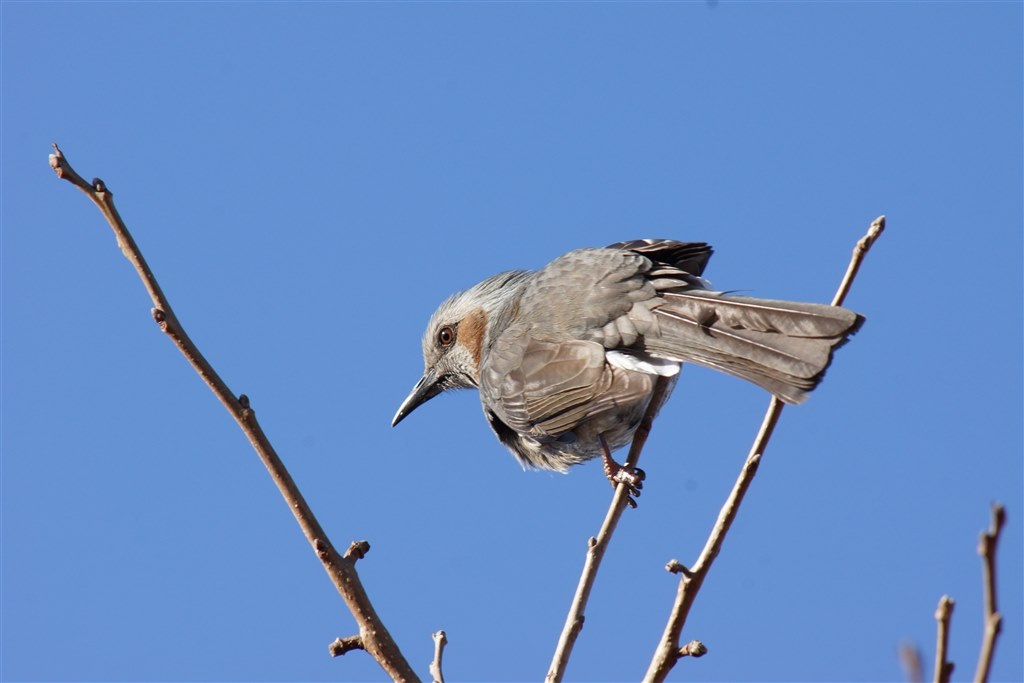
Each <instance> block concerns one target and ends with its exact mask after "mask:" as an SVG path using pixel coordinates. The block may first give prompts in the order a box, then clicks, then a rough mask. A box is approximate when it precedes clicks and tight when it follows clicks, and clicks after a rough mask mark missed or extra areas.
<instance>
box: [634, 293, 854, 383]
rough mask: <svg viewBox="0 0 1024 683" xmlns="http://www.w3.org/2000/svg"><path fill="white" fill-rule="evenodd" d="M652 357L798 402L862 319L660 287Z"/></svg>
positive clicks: (650, 340)
mask: <svg viewBox="0 0 1024 683" xmlns="http://www.w3.org/2000/svg"><path fill="white" fill-rule="evenodd" d="M662 296H663V297H664V300H665V303H664V304H663V305H662V306H660V307H658V308H657V309H655V313H656V315H657V317H658V321H659V328H660V334H656V335H652V334H648V335H647V336H646V346H647V350H648V351H649V352H650V353H652V354H653V355H656V356H662V357H665V358H671V359H673V360H679V361H684V362H692V363H696V364H699V365H705V366H707V367H711V368H714V369H716V370H721V371H723V372H726V373H729V374H731V375H735V376H737V377H740V378H742V379H745V380H747V381H750V382H753V383H754V384H757V385H758V386H761V387H763V388H764V389H766V390H768V391H770V392H771V393H773V394H775V395H776V396H778V397H779V398H781V399H782V400H784V401H786V402H788V403H800V402H802V401H803V400H804V399H806V397H807V396H806V394H807V392H809V391H811V390H813V389H814V387H816V386H817V385H818V383H819V382H820V381H821V379H822V377H824V374H825V370H826V368H828V366H829V363H830V362H831V361H832V353H833V351H835V349H837V348H839V347H840V346H841V345H842V344H843V343H845V342H846V340H847V339H848V338H849V337H850V335H852V334H854V333H855V332H856V331H857V329H858V328H859V327H860V325H861V324H862V323H863V321H864V318H863V317H862V316H860V315H858V314H857V313H854V312H853V311H851V310H849V309H846V308H841V307H838V306H827V305H825V304H810V303H801V302H789V301H774V300H768V299H755V298H752V297H740V296H731V295H726V294H720V293H717V292H710V291H706V290H688V291H682V292H680V291H675V292H662Z"/></svg>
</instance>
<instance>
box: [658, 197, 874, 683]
mask: <svg viewBox="0 0 1024 683" xmlns="http://www.w3.org/2000/svg"><path fill="white" fill-rule="evenodd" d="M883 230H885V216H879V217H878V218H876V219H875V220H874V222H872V223H871V227H870V228H868V231H867V233H866V234H865V235H864V237H862V238H861V239H860V240H858V242H857V244H856V245H855V246H854V248H853V255H852V256H851V257H850V264H849V266H847V268H846V273H845V274H844V275H843V279H842V282H840V284H839V289H838V290H837V291H836V295H835V297H833V299H832V305H833V306H840V305H842V303H843V301H844V300H845V299H846V295H847V293H848V292H849V291H850V286H851V285H852V284H853V280H854V278H855V277H856V276H857V271H858V270H859V269H860V265H861V262H862V261H863V260H864V257H865V256H866V255H867V253H868V250H869V249H871V245H873V244H874V243H875V240H877V239H878V236H879V235H881V234H882V231H883ZM783 405H784V404H783V402H782V401H780V400H779V399H778V398H776V397H775V396H772V398H771V401H770V402H769V404H768V410H767V412H766V413H765V416H764V420H763V421H762V422H761V429H760V430H759V431H758V434H757V437H756V438H755V439H754V444H753V446H751V449H750V453H749V454H748V455H747V459H746V461H745V462H744V463H743V468H742V469H741V470H740V475H739V477H738V478H737V480H736V484H735V485H734V486H733V489H732V491H731V492H730V493H729V497H728V498H727V499H726V501H725V505H724V506H723V507H722V509H721V511H720V512H719V513H718V520H717V521H716V522H715V525H714V527H713V528H712V530H711V535H710V536H709V537H708V540H707V543H705V545H704V550H702V551H701V554H700V556H699V557H698V558H697V562H696V563H695V564H694V565H693V567H692V568H690V570H689V571H684V572H680V573H681V574H682V576H681V577H680V579H679V587H678V589H677V591H676V599H675V603H674V604H673V606H672V612H671V614H670V615H669V619H668V623H667V624H666V625H665V631H664V633H663V634H662V637H661V640H660V641H659V643H658V647H657V649H656V650H655V652H654V657H653V658H652V659H651V664H650V666H649V667H648V669H647V673H646V674H645V675H644V681H663V680H665V677H666V676H667V675H668V672H669V671H671V669H672V667H673V666H675V663H676V662H677V661H679V658H680V650H681V648H680V647H679V637H680V635H681V633H682V630H683V625H684V624H685V623H686V617H687V615H688V614H689V612H690V607H691V606H692V605H693V601H694V599H695V598H696V597H697V593H698V592H699V591H700V588H701V586H702V585H703V584H704V579H705V577H706V576H707V574H708V571H709V570H710V569H711V565H712V563H713V562H714V561H715V558H716V557H718V553H719V551H720V550H721V549H722V543H723V542H724V541H725V536H726V534H728V533H729V529H730V528H731V527H732V523H733V521H734V520H735V519H736V515H737V513H738V512H739V508H740V504H741V503H742V502H743V497H744V496H745V495H746V493H747V490H748V489H749V488H750V484H751V483H752V482H753V480H754V475H755V474H757V468H758V465H759V464H760V462H761V457H762V456H763V455H764V451H765V448H766V447H767V446H768V441H769V440H770V439H771V436H772V432H773V431H774V430H775V425H776V424H777V423H778V421H779V417H780V416H781V415H782V407H783Z"/></svg>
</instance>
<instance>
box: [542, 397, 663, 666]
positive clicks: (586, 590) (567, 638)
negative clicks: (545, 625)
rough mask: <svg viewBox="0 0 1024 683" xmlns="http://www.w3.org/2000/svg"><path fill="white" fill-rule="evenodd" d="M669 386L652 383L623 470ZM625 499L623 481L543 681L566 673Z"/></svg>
mask: <svg viewBox="0 0 1024 683" xmlns="http://www.w3.org/2000/svg"><path fill="white" fill-rule="evenodd" d="M668 387H669V383H668V381H666V379H665V378H664V377H659V378H658V380H657V381H656V382H655V384H654V392H653V394H652V395H651V402H650V404H648V407H647V412H646V413H644V417H643V419H642V420H641V421H640V426H639V427H637V430H636V433H635V434H634V435H633V443H632V444H631V445H630V448H629V456H628V457H627V458H626V462H625V463H623V466H622V467H623V470H625V471H626V472H630V473H631V472H633V470H634V469H635V468H636V464H637V461H638V460H639V459H640V453H641V452H642V451H643V449H644V444H645V443H647V437H648V436H650V433H651V424H652V423H653V422H654V418H655V417H656V416H657V414H658V409H659V408H660V407H661V404H662V403H664V402H665V392H666V390H667V389H668ZM628 500H629V487H628V486H627V485H626V484H624V483H620V484H619V485H618V486H616V487H615V493H614V494H612V502H611V505H610V506H609V507H608V512H607V514H606V515H605V518H604V523H603V524H601V530H600V531H598V532H597V537H596V538H591V539H590V540H589V541H588V542H587V557H586V559H585V560H584V562H583V573H582V574H581V575H580V581H579V584H578V585H577V586H576V595H574V596H573V599H572V605H570V607H569V614H568V615H567V616H566V618H565V626H564V627H563V628H562V634H561V636H560V637H559V638H558V645H557V647H556V648H555V654H554V656H553V657H552V659H551V666H550V667H549V668H548V673H547V676H545V677H544V680H545V683H555V682H556V681H561V680H562V677H563V676H564V675H565V667H566V666H567V665H568V664H569V656H570V655H571V654H572V648H573V645H575V644H576V638H577V636H579V634H580V631H581V630H582V629H583V620H584V618H585V617H584V614H583V612H584V610H586V607H587V601H588V600H589V599H590V590H591V589H592V588H593V586H594V580H595V579H596V578H597V570H598V569H599V568H600V566H601V560H602V559H603V558H604V552H605V550H606V549H607V548H608V543H609V542H610V541H611V537H612V534H613V533H614V532H615V527H616V526H617V525H618V523H619V518H620V517H621V516H622V511H623V510H624V509H625V508H626V505H627V502H628Z"/></svg>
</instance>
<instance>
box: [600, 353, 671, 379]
mask: <svg viewBox="0 0 1024 683" xmlns="http://www.w3.org/2000/svg"><path fill="white" fill-rule="evenodd" d="M604 357H605V360H607V361H608V363H609V364H610V365H612V366H614V367H616V368H622V369H623V370H634V371H636V372H645V373H647V374H648V375H661V376H662V377H675V376H676V375H678V374H679V365H680V363H679V362H678V361H674V360H665V359H663V358H654V357H653V356H648V357H647V358H638V357H637V356H634V355H632V354H628V353H623V352H622V351H605V352H604Z"/></svg>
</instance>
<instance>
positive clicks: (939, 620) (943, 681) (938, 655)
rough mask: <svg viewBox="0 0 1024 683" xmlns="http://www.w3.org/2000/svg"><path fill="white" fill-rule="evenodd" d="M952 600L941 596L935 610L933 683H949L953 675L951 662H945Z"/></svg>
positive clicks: (951, 616)
mask: <svg viewBox="0 0 1024 683" xmlns="http://www.w3.org/2000/svg"><path fill="white" fill-rule="evenodd" d="M955 605H956V603H955V602H953V598H951V597H949V596H948V595H943V596H942V597H941V598H939V606H938V607H936V608H935V622H936V632H935V676H934V678H933V680H934V681H935V683H949V680H950V678H951V677H952V675H953V662H950V661H947V660H946V653H947V652H949V622H950V620H951V619H952V618H953V607H954V606H955Z"/></svg>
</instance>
